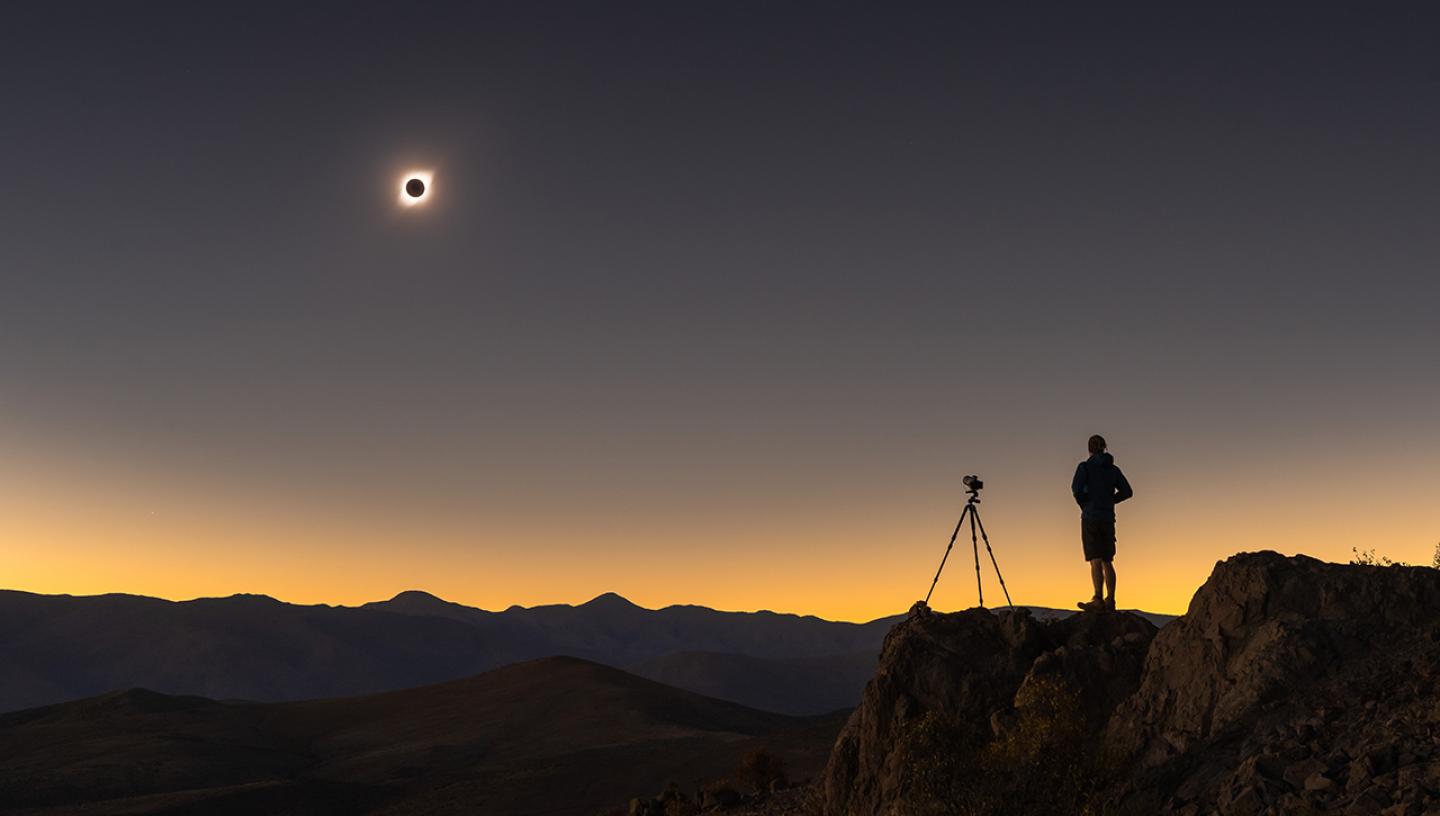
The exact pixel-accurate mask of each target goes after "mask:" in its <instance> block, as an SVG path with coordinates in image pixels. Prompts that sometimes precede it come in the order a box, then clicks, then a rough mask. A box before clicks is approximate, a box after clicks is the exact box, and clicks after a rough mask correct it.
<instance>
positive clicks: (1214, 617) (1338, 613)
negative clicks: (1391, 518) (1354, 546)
mask: <svg viewBox="0 0 1440 816" xmlns="http://www.w3.org/2000/svg"><path fill="white" fill-rule="evenodd" d="M1437 611H1440V570H1434V569H1430V568H1406V567H1368V566H1356V565H1344V564H1327V563H1323V562H1320V561H1317V560H1315V559H1313V558H1307V557H1305V556H1295V557H1285V556H1281V555H1279V554H1276V553H1246V554H1241V555H1237V556H1234V557H1232V558H1230V559H1228V560H1226V561H1224V562H1222V563H1220V564H1217V565H1216V567H1215V571H1214V572H1213V573H1212V574H1211V576H1210V579H1209V580H1207V581H1206V583H1205V585H1204V586H1202V587H1201V588H1200V590H1199V591H1197V592H1196V594H1195V597H1194V598H1193V599H1192V600H1191V603H1190V608H1189V610H1188V612H1187V613H1186V614H1185V616H1183V617H1182V618H1180V619H1178V620H1176V621H1175V622H1174V623H1172V624H1170V625H1168V626H1166V627H1165V629H1164V630H1162V631H1161V632H1160V633H1159V635H1157V636H1156V638H1155V640H1154V641H1153V643H1151V645H1150V649H1149V652H1148V654H1147V656H1146V659H1145V665H1144V671H1143V674H1142V678H1141V681H1140V685H1139V688H1138V690H1137V691H1136V692H1135V693H1134V694H1133V695H1130V696H1129V697H1127V698H1126V699H1124V700H1123V701H1122V702H1121V703H1120V704H1119V705H1118V706H1117V707H1116V709H1115V713H1114V715H1113V716H1112V717H1111V719H1110V721H1109V723H1108V725H1107V726H1106V732H1105V734H1106V744H1107V746H1108V748H1109V749H1110V750H1111V751H1113V752H1115V753H1116V754H1117V755H1119V756H1122V757H1126V758H1127V759H1126V760H1125V761H1124V763H1123V764H1125V765H1126V766H1127V770H1126V772H1125V773H1124V776H1125V778H1126V779H1127V780H1128V781H1126V782H1123V783H1122V787H1125V786H1128V789H1127V790H1126V791H1122V792H1118V793H1117V794H1116V796H1117V797H1118V798H1120V799H1121V800H1124V801H1127V802H1131V803H1132V804H1134V803H1140V802H1159V803H1162V805H1160V806H1157V807H1158V808H1159V809H1160V810H1162V811H1164V809H1165V806H1163V803H1164V802H1166V801H1169V800H1170V799H1171V798H1172V797H1174V796H1177V795H1179V792H1180V791H1182V790H1183V791H1187V795H1186V801H1187V802H1188V801H1195V802H1198V804H1199V805H1200V811H1201V812H1207V811H1210V810H1213V809H1216V808H1217V807H1219V806H1220V804H1221V803H1222V801H1226V802H1233V803H1235V804H1237V805H1238V804H1239V803H1240V802H1241V794H1242V792H1243V790H1244V786H1245V784H1247V780H1245V779H1243V778H1242V779H1237V778H1236V774H1237V772H1238V771H1239V769H1240V768H1241V766H1242V764H1243V763H1244V762H1245V761H1246V760H1247V759H1248V758H1250V757H1251V756H1254V755H1256V754H1258V753H1261V752H1262V751H1271V752H1275V753H1276V754H1278V755H1280V756H1283V757H1284V759H1285V762H1286V765H1285V768H1284V771H1283V773H1282V774H1281V775H1280V777H1281V779H1282V780H1283V781H1284V783H1285V784H1286V785H1287V786H1289V787H1293V788H1298V787H1299V786H1300V785H1304V786H1305V788H1306V794H1305V795H1306V796H1311V795H1314V796H1333V795H1339V792H1340V789H1341V788H1343V789H1344V790H1345V791H1346V792H1347V793H1348V795H1349V796H1350V797H1352V798H1351V799H1350V800H1348V801H1347V800H1344V799H1342V800H1341V802H1342V803H1344V805H1345V807H1347V808H1348V807H1357V808H1361V809H1364V808H1368V807H1369V805H1367V804H1363V803H1362V804H1356V803H1357V802H1359V801H1360V800H1361V799H1364V800H1366V801H1370V800H1376V801H1378V798H1379V797H1381V796H1383V797H1384V802H1383V803H1382V804H1384V805H1385V806H1386V807H1388V806H1389V805H1390V795H1391V794H1390V791H1389V790H1386V789H1383V788H1382V789H1381V790H1380V793H1378V794H1376V795H1373V796H1372V795H1370V794H1369V793H1368V791H1369V789H1370V788H1372V787H1379V786H1380V783H1381V782H1385V783H1390V784H1392V785H1397V786H1398V785H1399V777H1398V775H1397V776H1396V777H1389V776H1386V775H1387V774H1390V773H1393V772H1395V770H1396V768H1397V764H1398V757H1399V756H1400V754H1401V753H1405V752H1409V753H1412V754H1413V755H1415V756H1416V758H1417V759H1416V762H1417V763H1418V762H1419V761H1420V758H1421V757H1422V756H1423V757H1424V758H1425V759H1429V758H1430V757H1431V756H1435V757H1436V758H1437V759H1440V751H1437V750H1436V746H1435V740H1434V739H1433V737H1432V736H1431V735H1430V733H1429V732H1428V731H1426V730H1425V728H1426V727H1427V726H1423V725H1422V723H1424V722H1426V721H1428V719H1429V712H1430V710H1431V709H1432V708H1433V705H1434V699H1433V695H1434V694H1435V689H1434V684H1433V683H1426V685H1425V687H1424V691H1423V692H1422V693H1419V694H1415V695H1412V694H1410V693H1409V692H1408V691H1404V689H1406V688H1408V685H1406V684H1407V683H1409V682H1410V681H1411V678H1429V677H1434V676H1437V675H1440V650H1437V648H1436V646H1435V641H1434V640H1433V637H1432V635H1433V634H1434V633H1435V632H1436V631H1440V627H1437V625H1436V623H1435V621H1436V620H1437V619H1440V618H1437V615H1436V612H1437ZM1407 667H1408V668H1407ZM1367 704H1368V705H1367ZM1428 727H1433V726H1428ZM1402 746H1403V747H1402ZM1397 751H1398V753H1397ZM1321 766H1323V768H1322V767H1321ZM1316 774H1320V775H1321V776H1322V777H1324V778H1325V779H1327V780H1328V781H1329V783H1330V785H1331V786H1333V787H1320V788H1312V787H1310V785H1311V781H1312V780H1315V783H1316V784H1321V783H1319V781H1318V779H1317V778H1316ZM1419 775H1420V772H1418V771H1411V772H1409V774H1408V775H1407V779H1411V778H1412V777H1417V776H1419ZM1411 781H1414V780H1413V779H1411ZM1297 783H1299V784H1297ZM1236 785H1240V786H1241V787H1235V786H1236ZM1227 786H1228V787H1227ZM1257 793H1258V794H1260V795H1261V797H1262V798H1264V794H1265V793H1266V789H1265V788H1264V787H1263V786H1259V787H1258V788H1257ZM1361 794H1364V796H1362V795H1361ZM1427 801H1428V800H1427ZM1266 804H1267V807H1270V806H1273V805H1274V804H1275V803H1274V802H1267V803H1266ZM1221 812H1225V811H1224V809H1223V808H1221Z"/></svg>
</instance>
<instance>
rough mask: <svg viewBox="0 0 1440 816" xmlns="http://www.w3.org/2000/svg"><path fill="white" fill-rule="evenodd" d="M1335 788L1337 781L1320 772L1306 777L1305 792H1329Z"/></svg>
mask: <svg viewBox="0 0 1440 816" xmlns="http://www.w3.org/2000/svg"><path fill="white" fill-rule="evenodd" d="M1334 787H1335V781H1334V780H1333V779H1331V778H1330V777H1328V776H1326V775H1325V774H1323V773H1320V772H1319V771H1317V772H1315V773H1313V774H1310V775H1309V776H1307V777H1305V790H1307V791H1328V790H1330V789H1332V788H1334Z"/></svg>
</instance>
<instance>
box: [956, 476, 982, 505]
mask: <svg viewBox="0 0 1440 816" xmlns="http://www.w3.org/2000/svg"><path fill="white" fill-rule="evenodd" d="M960 482H961V484H964V485H965V492H966V493H969V494H970V500H969V501H967V502H966V504H978V503H979V502H980V488H982V487H984V486H985V483H984V482H983V481H981V480H980V477H979V476H975V475H970V476H966V477H965V478H963V479H961V480H960Z"/></svg>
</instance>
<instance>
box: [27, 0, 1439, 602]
mask: <svg viewBox="0 0 1440 816" xmlns="http://www.w3.org/2000/svg"><path fill="white" fill-rule="evenodd" d="M28 5H29V8H26V9H23V10H22V9H18V8H17V9H10V10H8V11H7V15H6V21H5V24H4V25H3V27H0V102H3V106H0V148H3V149H0V179H3V181H0V185H3V186H0V191H3V196H0V285H3V289H0V586H5V587H9V588H15V589H25V590H31V591H37V592H68V593H74V594H90V593H98V592H107V591H123V592H133V593H141V594H149V595H158V596H162V597H170V598H191V597H196V596H207V595H226V594H230V593H233V592H242V591H243V592H261V593H266V594H270V595H274V596H276V597H279V598H282V599H285V600H290V601H296V602H327V603H357V602H361V601H366V600H374V599H377V598H384V597H389V596H390V595H392V594H394V593H395V592H398V591H400V590H403V589H407V588H423V589H426V590H429V591H431V592H434V593H436V594H438V595H441V596H444V597H447V598H451V599H454V600H458V601H462V602H466V603H471V604H475V605H478V606H482V607H486V608H504V607H506V606H508V605H510V604H512V603H520V604H525V605H532V604H537V603H549V602H580V601H584V600H586V599H588V598H590V597H592V596H594V595H597V594H599V593H601V592H604V591H616V592H619V593H621V594H623V595H625V596H627V597H629V598H631V599H632V600H634V601H636V602H637V603H640V604H642V605H647V606H661V605H665V604H670V603H700V604H705V605H709V606H715V607H718V608H725V609H746V610H749V609H757V608H768V609H776V610H782V611H794V612H802V613H814V614H818V615H822V616H826V617H833V618H842V619H852V620H863V619H869V618H874V617H878V616H881V615H885V614H892V613H895V612H900V611H903V610H904V609H905V608H906V607H908V606H909V604H910V603H911V602H913V601H914V600H915V599H916V598H918V597H921V596H922V595H923V594H924V591H925V589H926V588H927V586H928V584H929V581H930V578H931V575H932V573H933V571H934V568H935V565H936V563H937V562H938V560H939V557H940V555H941V553H942V551H943V549H944V544H945V540H946V539H947V537H948V535H949V533H950V530H951V528H952V526H953V525H954V523H955V519H956V517H957V516H958V514H959V511H960V508H961V506H962V502H963V493H962V490H961V486H960V477H961V476H962V475H963V474H965V473H968V472H978V473H980V474H981V475H982V476H983V477H984V478H985V480H986V482H987V483H988V487H987V489H986V491H985V494H984V496H985V503H984V505H983V509H984V518H985V520H986V523H987V526H988V528H989V530H990V533H991V535H992V540H993V543H994V544H995V547H996V552H997V555H998V556H999V559H1000V564H1001V567H1002V569H1003V570H1004V571H1005V575H1006V579H1007V582H1008V583H1009V585H1010V589H1011V592H1012V594H1013V595H1014V597H1015V600H1016V601H1017V602H1021V603H1031V604H1042V605H1051V606H1070V605H1071V604H1073V603H1074V601H1076V600H1079V599H1080V598H1082V597H1087V596H1088V594H1089V585H1088V573H1087V568H1086V566H1085V565H1084V563H1083V561H1082V560H1081V555H1080V545H1079V530H1078V527H1079V524H1078V516H1077V510H1076V508H1075V507H1074V504H1073V502H1072V501H1071V499H1070V497H1069V493H1068V490H1069V481H1070V476H1071V474H1072V472H1073V469H1074V466H1075V463H1076V462H1077V461H1079V460H1080V459H1081V458H1083V456H1084V452H1085V451H1084V445H1085V438H1086V437H1087V436H1088V435H1089V434H1091V433H1095V432H1099V433H1103V434H1105V435H1106V436H1107V437H1109V439H1110V442H1111V446H1112V451H1113V453H1114V454H1115V456H1116V460H1117V463H1118V464H1120V465H1121V466H1122V467H1123V468H1124V469H1125V472H1126V473H1127V475H1128V476H1129V478H1130V480H1131V482H1132V483H1133V484H1134V485H1135V489H1136V498H1135V499H1134V501H1133V502H1132V503H1129V504H1126V505H1124V506H1123V507H1122V508H1121V513H1120V524H1119V555H1118V556H1117V559H1116V566H1117V568H1118V571H1119V573H1120V601H1121V605H1122V606H1139V607H1142V608H1147V609H1151V610H1155V611H1163V612H1179V611H1183V609H1184V607H1185V605H1186V604H1187V602H1188V599H1189V597H1190V595H1191V593H1192V592H1193V591H1194V589H1195V588H1196V587H1197V586H1198V585H1199V584H1200V583H1201V582H1202V581H1203V580H1204V579H1205V577H1206V576H1207V575H1208V573H1209V571H1210V569H1211V567H1212V566H1213V564H1214V562H1215V561H1216V560H1218V559H1221V558H1224V557H1226V556H1227V555H1229V554H1231V553H1234V552H1236V551H1239V550H1253V549H1276V550H1279V551H1282V552H1286V553H1293V552H1305V553H1310V554H1313V555H1316V556H1319V557H1322V558H1327V559H1331V560H1345V559H1347V558H1349V556H1350V554H1351V548H1352V547H1358V548H1360V549H1370V548H1374V549H1375V550H1377V551H1378V552H1379V553H1381V554H1384V555H1388V556H1390V557H1392V558H1396V559H1403V560H1407V561H1411V562H1421V563H1429V561H1430V556H1431V553H1432V550H1433V549H1434V547H1435V545H1436V543H1437V541H1440V500H1437V498H1436V497H1437V496H1440V467H1437V463H1440V422H1437V418H1436V417H1437V410H1440V354H1437V352H1440V320H1437V317H1436V312H1437V306H1440V276H1437V270H1440V230H1437V229H1436V223H1437V214H1440V105H1437V104H1436V100H1437V99H1440V56H1437V54H1440V51H1437V50H1436V49H1435V47H1434V44H1435V42H1436V40H1437V36H1440V16H1437V12H1434V11H1429V10H1427V9H1425V7H1424V5H1421V4H1413V5H1403V6H1402V5H1387V4H1372V3H1366V4H1362V3H1346V4H1323V3H1311V2H1306V3H1291V4H1253V3H1245V4H1236V5H1233V6H1224V5H1222V4H1215V3H1192V4H1154V3H1137V4H1126V5H1119V4H1103V3H1098V4H1090V3H1084V4H1081V3H1070V2H1065V3H1054V4H1010V3H1005V4H999V3H997V4H992V5H993V6H994V8H992V9H989V10H983V9H980V8H977V7H975V6H978V4H958V3H943V4H941V3H936V4H919V3H915V4H871V5H861V4H850V3H835V2H825V3H814V4H799V3H783V4H781V3H769V2H766V3H759V2H757V3H748V2H704V3H699V2H696V3H689V2H687V3H673V2H667V3H653V4H637V3H576V4H558V3H541V2H523V3H521V2H517V3H485V4H479V3H477V4H458V3H457V4H453V5H452V4H419V3H391V4H361V3H349V2H347V3H339V4H332V5H329V6H321V5H317V4H306V6H307V8H305V9H298V8H293V7H292V6H297V5H299V4H288V3H287V4H282V5H280V6H277V7H275V8H271V9H266V8H264V7H262V6H260V5H259V4H252V3H245V4H240V3H231V4H225V6H224V7H222V5H221V4H212V3H200V4H196V3H178V4H172V5H164V4H158V3H140V2H136V3H124V4H119V3H90V4H67V3H43V4H38V3H37V4H28ZM1261 5H1263V6H1264V8H1259V7H1258V6H1261ZM409 168H427V169H431V170H433V172H434V184H433V188H432V189H433V193H434V198H433V199H432V200H431V201H430V202H429V203H428V204H427V206H425V207H423V208H416V209H410V210H403V211H402V210H401V209H400V208H398V207H397V206H396V188H397V186H398V184H399V181H400V177H401V174H402V173H403V172H404V171H406V170H407V169H409ZM974 591H975V588H974V574H973V567H972V566H971V564H970V563H969V553H968V550H967V551H966V552H964V553H963V554H961V557H960V558H959V559H958V560H953V559H952V561H951V566H950V567H947V572H946V577H945V578H944V579H942V582H941V584H940V588H939V590H938V591H937V594H936V598H935V605H936V606H937V607H940V608H961V607H966V606H971V605H973V604H974ZM998 598H999V593H998V591H997V589H996V587H995V585H994V583H993V581H992V582H991V583H990V585H989V587H988V588H987V595H986V599H987V601H990V602H991V603H992V605H993V602H994V600H997V599H998Z"/></svg>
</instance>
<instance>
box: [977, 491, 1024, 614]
mask: <svg viewBox="0 0 1440 816" xmlns="http://www.w3.org/2000/svg"><path fill="white" fill-rule="evenodd" d="M974 521H975V522H976V523H978V524H979V525H980V537H981V538H983V539H985V552H987V553H990V563H991V565H993V566H994V567H995V577H996V578H999V579H1000V591H1001V592H1003V593H1005V605H1006V606H1014V605H1015V604H1014V603H1013V602H1011V600H1010V590H1008V589H1006V588H1005V576H1003V575H1001V574H1000V562H999V561H996V560H995V551H994V550H992V549H990V536H988V535H985V522H983V521H980V511H978V510H977V511H975V516H974ZM976 569H979V568H978V567H977V568H976Z"/></svg>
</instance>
